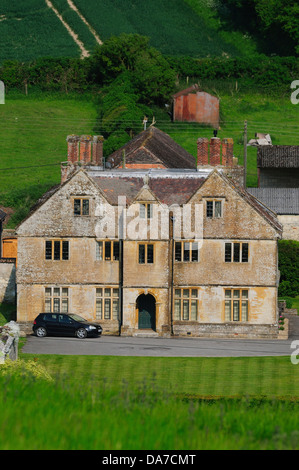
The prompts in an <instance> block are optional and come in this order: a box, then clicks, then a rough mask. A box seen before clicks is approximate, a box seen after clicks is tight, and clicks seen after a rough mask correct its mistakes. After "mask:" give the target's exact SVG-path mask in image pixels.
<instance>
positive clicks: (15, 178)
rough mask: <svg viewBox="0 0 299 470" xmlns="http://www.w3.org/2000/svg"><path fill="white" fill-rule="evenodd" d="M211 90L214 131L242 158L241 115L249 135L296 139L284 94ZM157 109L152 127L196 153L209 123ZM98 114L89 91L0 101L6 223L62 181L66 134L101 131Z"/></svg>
mask: <svg viewBox="0 0 299 470" xmlns="http://www.w3.org/2000/svg"><path fill="white" fill-rule="evenodd" d="M215 91H216V94H218V96H219V98H220V107H221V118H222V123H221V129H220V131H219V134H218V135H219V136H220V137H221V138H222V137H232V138H233V139H234V142H235V147H234V153H235V156H236V157H238V158H239V162H240V163H242V162H243V153H244V149H243V140H242V139H243V130H244V120H245V119H247V120H248V139H250V138H253V137H254V133H255V132H268V133H270V135H271V137H272V140H273V143H274V144H281V145H283V144H285V145H291V144H293V145H295V144H296V143H297V141H296V139H297V135H298V130H299V129H298V119H297V114H298V110H297V108H296V106H294V105H292V104H291V102H290V100H289V97H288V96H285V97H271V96H267V95H263V94H261V93H260V94H259V93H256V94H250V93H243V92H242V91H239V92H234V91H233V90H231V91H229V89H227V90H223V91H219V92H218V91H217V89H216V90H214V92H215ZM156 111H157V115H156V121H157V123H156V127H158V128H160V129H161V130H163V131H165V132H167V133H168V134H169V135H170V136H171V137H172V138H173V139H174V140H176V141H177V142H178V143H179V144H180V145H182V147H184V148H186V149H187V150H188V151H189V152H190V153H191V154H192V155H194V157H196V140H197V138H198V137H205V136H208V137H209V136H212V129H211V128H207V127H202V126H199V125H196V124H186V123H173V122H171V120H170V118H169V116H168V115H167V114H166V113H163V112H162V111H158V110H153V112H154V113H156ZM97 116H98V109H97V104H96V100H95V99H94V97H93V95H92V94H85V95H75V94H73V95H62V94H54V93H53V94H41V93H36V94H35V93H32V94H30V95H28V96H25V95H22V94H20V93H8V94H7V96H6V101H5V105H2V106H0V120H1V124H2V125H1V127H0V139H1V148H0V206H2V207H6V208H8V207H11V208H13V210H14V215H13V217H12V218H11V219H10V220H9V221H8V227H14V226H15V225H16V224H17V223H19V222H20V221H21V220H22V219H23V218H24V217H25V216H26V215H27V213H28V211H29V209H30V207H31V206H32V205H33V204H34V203H35V202H36V201H37V199H38V198H39V197H40V196H42V194H44V193H45V191H46V190H47V189H48V188H50V187H51V186H53V185H55V184H58V183H59V182H60V162H61V161H65V160H66V158H67V144H66V137H67V135H69V134H79V135H81V134H101V123H100V122H98V121H97ZM140 131H142V122H141V121H140ZM104 145H105V143H104ZM256 182H257V172H256V148H253V147H249V148H248V179H247V183H248V185H249V186H254V185H256Z"/></svg>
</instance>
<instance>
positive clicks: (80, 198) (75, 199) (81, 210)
mask: <svg viewBox="0 0 299 470" xmlns="http://www.w3.org/2000/svg"><path fill="white" fill-rule="evenodd" d="M76 201H79V202H80V207H79V212H77V213H76V209H75V203H76ZM84 202H88V213H87V214H85V213H84ZM73 215H74V217H89V216H90V198H89V197H83V196H78V197H75V196H74V197H73Z"/></svg>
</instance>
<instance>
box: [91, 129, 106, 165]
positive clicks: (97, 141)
mask: <svg viewBox="0 0 299 470" xmlns="http://www.w3.org/2000/svg"><path fill="white" fill-rule="evenodd" d="M103 142H104V138H103V136H101V135H95V136H94V137H93V143H92V163H94V164H95V165H97V166H103Z"/></svg>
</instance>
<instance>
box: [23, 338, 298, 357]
mask: <svg viewBox="0 0 299 470" xmlns="http://www.w3.org/2000/svg"><path fill="white" fill-rule="evenodd" d="M293 340H297V345H296V349H297V350H298V356H299V338H298V337H292V338H290V339H289V340H267V341H266V340H246V339H243V340H242V339H211V338H148V337H143V338H140V337H139V338H138V337H118V336H102V337H99V338H86V339H78V338H70V337H50V336H47V337H45V338H37V337H36V336H33V335H31V336H28V337H27V342H26V344H25V346H24V347H23V349H22V352H23V353H28V354H64V355H94V356H152V357H250V356H290V355H291V354H292V353H293V352H294V351H295V346H294V344H293V347H292V341H293Z"/></svg>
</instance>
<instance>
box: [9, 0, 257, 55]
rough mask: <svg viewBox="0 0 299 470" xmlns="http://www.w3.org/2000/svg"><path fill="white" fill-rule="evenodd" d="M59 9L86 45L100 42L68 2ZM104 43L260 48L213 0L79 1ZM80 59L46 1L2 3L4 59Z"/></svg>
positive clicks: (233, 51) (202, 50)
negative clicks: (140, 39)
mask: <svg viewBox="0 0 299 470" xmlns="http://www.w3.org/2000/svg"><path fill="white" fill-rule="evenodd" d="M52 3H53V5H54V7H55V8H56V9H57V10H58V12H59V14H61V15H62V17H63V19H64V20H65V21H66V22H67V24H68V25H69V26H70V27H71V28H72V30H73V31H74V33H75V34H76V35H77V36H78V39H79V40H80V41H82V42H83V44H84V46H85V48H86V49H87V50H88V51H89V52H92V51H93V49H94V47H95V46H96V44H97V42H96V40H95V38H94V36H93V34H92V33H91V31H90V29H89V27H88V26H87V25H86V24H85V23H84V22H83V21H82V19H81V18H80V17H79V16H78V14H77V13H76V12H75V11H73V10H72V9H71V8H70V5H69V4H68V3H67V0H53V1H52ZM73 3H74V4H75V6H76V7H77V8H78V9H79V11H80V12H81V13H82V15H83V16H84V18H85V19H86V20H87V22H88V23H89V25H90V26H91V27H92V28H94V30H95V31H96V33H97V34H98V36H99V37H100V39H101V40H102V41H104V40H106V39H107V38H109V37H110V36H111V35H119V34H121V33H138V34H141V35H144V36H148V37H149V38H150V44H151V45H152V46H154V47H156V48H158V49H159V50H160V51H161V52H162V53H164V54H168V55H176V56H181V55H189V56H193V57H206V56H223V55H224V56H236V55H240V56H243V55H248V54H251V53H254V52H256V44H255V40H254V39H253V38H252V37H249V36H246V35H244V34H243V33H241V32H237V31H229V32H228V31H226V29H225V27H224V26H223V25H222V22H221V19H220V18H219V16H218V14H217V12H216V10H215V7H214V5H213V4H212V3H211V2H208V0H200V1H197V0H185V1H184V0H163V1H161V0H151V1H150V2H141V1H140V0H88V1H87V0H74V1H73ZM45 56H47V57H50V56H51V57H80V49H79V47H78V45H77V44H76V43H75V41H74V40H73V38H72V37H71V36H70V35H69V33H68V31H67V29H66V28H65V26H63V24H62V23H61V21H60V20H59V19H58V18H57V17H56V15H55V13H54V12H53V11H52V10H51V9H50V8H49V7H48V6H47V5H46V2H45V0H26V2H19V1H17V0H2V1H1V5H0V63H1V62H3V61H4V60H14V59H16V60H20V61H28V60H33V59H36V58H37V57H45Z"/></svg>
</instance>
